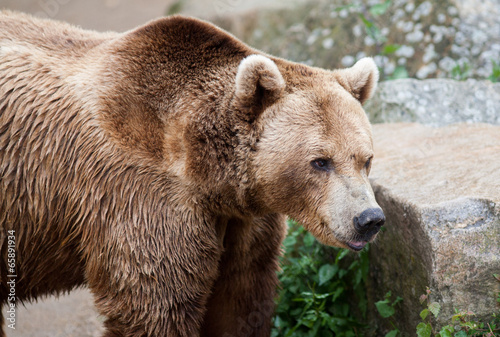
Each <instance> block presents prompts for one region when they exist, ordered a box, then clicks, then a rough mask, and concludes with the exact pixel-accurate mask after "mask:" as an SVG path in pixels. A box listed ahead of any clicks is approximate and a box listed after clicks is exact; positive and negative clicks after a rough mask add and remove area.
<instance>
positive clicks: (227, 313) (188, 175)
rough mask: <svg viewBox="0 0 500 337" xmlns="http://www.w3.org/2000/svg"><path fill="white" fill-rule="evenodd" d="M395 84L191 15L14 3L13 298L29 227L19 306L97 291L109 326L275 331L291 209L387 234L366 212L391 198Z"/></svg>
mask: <svg viewBox="0 0 500 337" xmlns="http://www.w3.org/2000/svg"><path fill="white" fill-rule="evenodd" d="M377 77H378V73H377V71H376V67H375V66H374V64H373V61H371V60H370V59H365V60H363V61H360V63H358V64H357V65H356V66H354V67H353V68H352V69H350V70H339V71H333V72H330V71H326V70H322V69H316V68H311V67H306V66H303V65H299V64H295V63H291V62H288V61H285V60H282V59H277V58H272V57H270V56H266V55H263V54H262V53H260V52H258V51H256V50H253V49H251V48H250V47H248V46H246V45H244V44H243V43H241V42H240V41H238V40H237V39H235V38H234V37H233V36H231V35H229V34H228V33H226V32H224V31H222V30H220V29H218V28H217V27H215V26H213V25H211V24H208V23H206V22H202V21H199V20H196V19H190V18H184V17H181V16H173V17H169V18H164V19H160V20H157V21H153V22H150V23H148V24H146V25H145V26H142V27H139V28H137V29H135V30H132V31H130V32H127V33H124V34H115V33H107V34H101V33H96V32H89V31H83V30H80V29H77V28H75V27H72V26H70V25H67V24H64V23H60V22H54V21H49V20H41V19H35V18H33V17H30V16H27V15H23V14H17V13H12V12H6V11H4V12H1V13H0V252H1V259H0V305H2V304H3V305H5V304H6V303H7V295H8V290H9V289H8V286H7V284H6V282H7V275H8V271H7V265H6V261H7V242H6V236H7V231H9V230H15V236H16V253H17V256H16V273H17V279H16V282H17V283H16V296H17V300H18V302H24V301H32V300H36V299H37V298H38V297H40V296H42V295H46V294H60V293H63V292H67V291H70V290H71V289H73V288H75V287H78V286H81V285H87V286H88V287H89V288H90V289H91V291H92V293H93V294H94V296H95V304H96V307H97V309H98V310H99V312H100V313H101V314H102V315H103V316H105V317H106V318H107V320H106V322H105V326H106V332H105V336H107V337H111V336H170V337H174V336H185V337H195V336H224V337H230V336H240V335H245V336H268V335H269V332H270V317H271V315H272V311H273V309H272V308H273V305H272V303H273V299H274V296H275V291H276V290H275V289H276V286H277V278H276V275H275V272H276V270H277V269H278V257H279V254H280V245H281V242H282V240H283V238H284V236H285V232H286V225H285V215H290V216H293V217H295V218H296V219H298V220H300V221H301V222H302V223H303V224H304V226H306V228H308V229H309V230H310V231H311V232H312V233H313V234H314V235H316V237H318V238H319V239H320V240H322V241H323V242H325V243H327V244H332V245H338V246H342V247H346V246H347V244H348V243H349V242H350V241H356V240H357V241H359V240H365V241H368V240H370V239H372V235H370V236H366V235H365V236H362V235H361V234H360V233H357V232H356V231H355V229H354V228H353V225H352V219H353V217H354V216H356V215H357V214H359V213H360V212H361V211H363V210H364V209H366V208H369V207H378V206H377V205H376V203H375V201H374V198H373V193H372V192H371V189H370V187H369V184H368V179H367V175H368V170H369V162H367V161H368V160H369V158H371V157H372V154H373V151H372V142H371V131H370V126H369V123H368V121H367V119H366V117H365V115H364V112H363V109H362V107H361V104H360V103H362V102H364V101H365V100H366V99H368V98H369V97H370V96H371V93H372V92H373V89H374V88H375V86H376V80H377ZM317 158H327V159H328V160H330V161H331V162H332V165H334V167H335V169H332V170H330V171H329V172H327V171H324V172H319V171H318V170H317V169H315V168H314V167H312V165H311V163H312V161H314V160H315V159H317ZM332 167H333V166H332ZM4 308H5V307H4ZM0 336H4V333H3V332H2V331H0Z"/></svg>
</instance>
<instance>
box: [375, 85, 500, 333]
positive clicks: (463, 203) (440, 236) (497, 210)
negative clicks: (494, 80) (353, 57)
mask: <svg viewBox="0 0 500 337" xmlns="http://www.w3.org/2000/svg"><path fill="white" fill-rule="evenodd" d="M460 85H462V84H461V83H457V86H460ZM396 87H397V86H396ZM382 92H383V91H382ZM397 92H398V91H397V90H396V91H394V95H397ZM464 94H465V93H464ZM417 105H418V104H417ZM497 106H498V105H497ZM442 112H443V114H445V113H446V112H445V111H442ZM497 115H498V113H497ZM497 118H498V116H497ZM373 134H374V143H375V158H376V159H375V160H374V164H373V171H372V173H371V182H372V186H373V188H374V191H375V194H376V197H377V200H378V201H379V203H380V205H381V207H382V208H383V209H384V211H385V213H386V217H387V223H386V226H385V227H386V230H385V232H383V233H382V234H381V235H380V236H379V240H378V241H377V242H376V243H374V244H373V245H372V246H371V250H370V255H371V269H370V280H369V284H368V292H369V302H371V303H374V302H375V301H377V300H379V299H381V298H383V296H384V294H385V293H386V292H387V291H389V290H391V291H392V293H393V294H394V295H399V296H401V297H403V302H402V304H401V305H402V309H399V310H397V314H396V315H397V316H396V318H395V320H396V321H397V322H399V323H398V325H399V326H398V328H399V329H400V330H402V331H405V332H407V333H408V334H409V335H414V334H415V327H416V325H417V324H418V322H419V321H420V317H419V312H420V310H421V309H423V307H422V306H421V304H420V303H419V296H420V295H421V294H424V293H425V288H426V286H429V287H430V288H431V291H432V293H431V300H432V301H436V302H438V303H440V305H441V307H442V309H441V313H440V315H439V316H438V322H437V325H438V326H442V325H446V324H449V322H450V318H451V316H452V315H453V314H454V312H455V311H454V309H459V310H470V311H472V312H474V313H475V314H476V316H477V317H476V318H482V319H489V318H490V316H491V314H492V313H493V312H496V311H498V306H497V303H496V296H497V295H496V294H497V293H498V292H499V291H500V283H499V282H498V281H497V280H496V279H495V278H494V276H493V274H495V273H499V272H500V156H499V154H500V126H494V125H489V124H464V123H462V124H455V125H451V126H445V127H441V128H434V127H430V126H425V125H422V124H417V123H391V124H376V125H374V126H373ZM372 318H373V319H376V318H375V317H372Z"/></svg>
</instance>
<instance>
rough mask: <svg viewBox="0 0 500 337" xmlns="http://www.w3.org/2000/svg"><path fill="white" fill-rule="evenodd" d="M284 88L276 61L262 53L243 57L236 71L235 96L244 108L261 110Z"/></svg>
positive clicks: (283, 81)
mask: <svg viewBox="0 0 500 337" xmlns="http://www.w3.org/2000/svg"><path fill="white" fill-rule="evenodd" d="M284 89H285V80H284V79H283V76H282V75H281V73H280V71H279V69H278V67H277V66H276V63H274V62H273V61H272V60H271V59H270V58H268V57H265V56H263V55H250V56H247V57H246V58H244V59H243V60H242V61H241V62H240V65H239V67H238V72H237V73H236V97H237V99H238V100H239V104H241V105H242V106H243V107H244V108H246V109H251V110H254V111H255V109H257V110H262V107H263V105H264V103H266V102H267V103H270V102H272V101H274V100H276V99H277V98H278V97H279V96H280V95H281V93H282V92H283V90H284Z"/></svg>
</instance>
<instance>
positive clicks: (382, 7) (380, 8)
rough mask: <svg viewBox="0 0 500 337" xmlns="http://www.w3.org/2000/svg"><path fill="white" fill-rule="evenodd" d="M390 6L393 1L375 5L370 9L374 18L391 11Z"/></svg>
mask: <svg viewBox="0 0 500 337" xmlns="http://www.w3.org/2000/svg"><path fill="white" fill-rule="evenodd" d="M390 5H391V0H387V1H385V2H384V3H382V4H376V5H373V6H371V7H370V13H371V14H372V15H373V16H378V15H382V14H384V13H385V12H387V10H388V9H389V6H390Z"/></svg>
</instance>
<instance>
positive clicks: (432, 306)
mask: <svg viewBox="0 0 500 337" xmlns="http://www.w3.org/2000/svg"><path fill="white" fill-rule="evenodd" d="M429 310H430V311H431V312H432V314H433V315H434V317H438V315H439V311H440V310H441V305H440V304H439V303H437V302H432V303H431V304H429Z"/></svg>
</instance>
